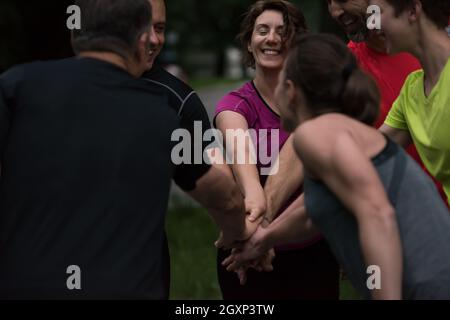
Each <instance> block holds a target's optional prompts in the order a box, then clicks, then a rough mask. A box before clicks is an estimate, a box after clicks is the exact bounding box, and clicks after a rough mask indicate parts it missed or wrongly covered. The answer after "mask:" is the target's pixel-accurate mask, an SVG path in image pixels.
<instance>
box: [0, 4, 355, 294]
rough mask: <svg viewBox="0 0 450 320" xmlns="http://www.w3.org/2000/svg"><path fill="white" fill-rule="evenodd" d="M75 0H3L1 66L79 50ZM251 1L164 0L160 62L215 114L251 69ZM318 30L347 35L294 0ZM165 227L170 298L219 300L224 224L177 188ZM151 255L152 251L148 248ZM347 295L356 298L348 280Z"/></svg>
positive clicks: (322, 13)
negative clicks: (245, 21) (244, 39)
mask: <svg viewBox="0 0 450 320" xmlns="http://www.w3.org/2000/svg"><path fill="white" fill-rule="evenodd" d="M73 2H74V1H73V0H72V1H67V0H58V1H49V0H40V1H17V0H0V73H2V72H4V71H5V70H7V69H8V68H10V67H12V66H14V65H16V64H21V63H25V62H30V61H35V60H47V59H60V58H66V57H70V56H72V55H73V52H72V49H71V46H70V32H69V30H68V29H67V28H66V20H67V18H68V17H69V15H68V14H67V13H66V10H67V8H68V7H69V6H70V5H72V4H73ZM254 2H255V1H253V0H214V1H205V0H166V4H167V33H166V45H165V48H164V50H163V51H162V53H161V55H160V57H159V62H160V63H161V64H163V65H165V66H166V67H167V68H168V69H169V71H171V72H173V73H175V74H178V75H182V76H183V79H184V80H185V81H186V82H188V83H189V84H190V85H191V86H192V87H193V88H194V89H195V90H196V91H197V92H198V93H199V96H200V97H201V99H202V101H203V102H204V104H205V107H206V109H207V111H208V113H209V115H210V116H212V114H213V112H214V107H215V104H216V102H217V101H218V100H219V99H220V98H221V97H222V96H223V95H225V94H226V93H227V92H228V91H230V90H232V89H234V88H237V87H238V86H240V85H241V84H242V82H243V81H245V80H246V79H247V78H248V77H249V76H250V74H251V73H249V70H246V69H245V68H244V67H243V65H242V64H241V60H240V59H241V58H240V57H241V55H240V48H239V45H238V43H237V42H236V41H235V37H236V35H237V34H238V32H239V26H240V22H241V18H242V15H243V13H244V12H245V11H246V9H247V8H248V6H249V5H250V4H252V3H254ZM292 2H293V3H295V4H297V5H298V6H299V7H300V8H301V10H302V11H303V13H304V15H305V17H306V20H307V22H308V25H309V27H310V29H311V30H313V31H321V32H329V33H335V34H337V35H338V36H340V37H342V38H343V39H345V38H344V35H343V34H342V33H340V30H339V29H338V28H336V26H335V25H334V22H333V21H332V19H331V18H330V16H329V14H328V11H327V4H326V1H325V0H297V1H292ZM167 232H168V238H169V242H170V252H171V278H172V280H171V284H172V288H171V299H221V295H220V290H219V286H218V282H217V276H216V258H215V255H216V251H215V249H214V246H213V243H214V240H215V239H216V238H217V235H218V230H216V228H215V227H214V225H213V224H212V222H211V220H210V219H209V217H208V214H207V213H206V212H205V211H204V210H203V209H201V208H200V207H199V206H198V205H196V204H195V203H193V202H192V201H190V200H189V199H188V198H187V197H186V196H185V195H184V194H183V193H182V192H181V191H179V190H178V189H177V188H176V187H174V188H173V192H172V195H171V200H170V209H169V213H168V219H167ZM150 254H151V253H150ZM341 296H342V298H343V299H357V298H358V296H357V295H356V294H355V293H354V291H353V289H352V288H351V286H350V285H349V284H348V282H347V281H343V282H342V294H341Z"/></svg>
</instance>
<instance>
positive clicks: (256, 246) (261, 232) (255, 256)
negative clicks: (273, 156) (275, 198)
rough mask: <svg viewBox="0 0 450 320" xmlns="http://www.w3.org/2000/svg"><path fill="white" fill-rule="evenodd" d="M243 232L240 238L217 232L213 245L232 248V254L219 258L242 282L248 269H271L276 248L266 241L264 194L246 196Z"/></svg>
mask: <svg viewBox="0 0 450 320" xmlns="http://www.w3.org/2000/svg"><path fill="white" fill-rule="evenodd" d="M244 202H245V211H246V219H245V231H244V232H243V235H242V237H241V239H240V240H234V239H233V240H231V239H227V237H226V235H224V234H223V233H221V234H220V237H219V239H218V240H217V241H216V242H215V246H216V247H217V248H221V249H231V254H230V255H229V256H228V257H227V258H226V259H224V260H223V261H222V265H223V266H224V267H226V269H227V271H230V272H236V273H237V276H238V278H239V282H240V284H241V285H244V284H245V283H246V281H247V271H248V270H249V269H250V268H252V269H255V270H256V271H259V272H271V271H272V270H273V266H272V261H273V259H274V258H275V251H274V250H273V248H271V247H270V246H268V244H267V241H266V236H267V229H266V228H267V227H268V225H269V224H270V221H269V220H268V219H267V218H266V217H265V213H266V200H265V197H264V193H263V192H262V194H261V193H258V192H256V193H252V194H251V195H250V196H246V197H245V199H244Z"/></svg>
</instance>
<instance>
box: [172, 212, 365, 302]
mask: <svg viewBox="0 0 450 320" xmlns="http://www.w3.org/2000/svg"><path fill="white" fill-rule="evenodd" d="M166 228H167V234H168V238H169V247H170V256H171V288H170V299H172V300H200V299H201V300H212V299H214V300H220V299H222V295H221V293H220V288H219V284H218V281H217V274H216V250H215V248H214V245H213V243H214V241H215V240H216V238H217V235H218V230H217V228H216V227H215V226H214V224H213V222H212V220H211V219H210V218H209V216H208V214H207V213H206V211H205V210H203V209H200V208H197V207H195V206H192V205H186V204H182V205H175V206H172V207H171V209H170V210H169V214H168V217H167V223H166ZM341 299H342V300H358V299H359V296H358V294H357V293H356V292H355V290H354V289H353V287H352V286H351V284H350V283H349V282H348V281H346V280H344V281H342V282H341Z"/></svg>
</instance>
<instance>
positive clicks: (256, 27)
mask: <svg viewBox="0 0 450 320" xmlns="http://www.w3.org/2000/svg"><path fill="white" fill-rule="evenodd" d="M284 27H285V25H284V24H282V25H279V26H277V27H276V29H280V28H284ZM258 28H270V27H269V25H267V24H265V23H260V24H257V25H256V26H255V29H258Z"/></svg>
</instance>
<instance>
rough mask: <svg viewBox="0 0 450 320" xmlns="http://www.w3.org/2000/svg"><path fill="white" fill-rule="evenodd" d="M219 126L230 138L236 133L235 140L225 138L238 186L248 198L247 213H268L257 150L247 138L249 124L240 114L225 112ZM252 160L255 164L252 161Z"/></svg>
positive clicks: (253, 214) (218, 120) (257, 214)
mask: <svg viewBox="0 0 450 320" xmlns="http://www.w3.org/2000/svg"><path fill="white" fill-rule="evenodd" d="M216 126H217V128H218V129H219V130H220V131H221V132H222V134H223V136H224V137H227V131H228V132H233V133H234V134H235V136H234V137H232V136H231V135H228V137H232V138H233V139H231V138H230V139H228V138H225V139H224V140H225V148H226V151H227V154H228V155H230V156H231V159H232V160H233V164H231V170H232V172H233V175H234V178H235V179H236V183H237V184H238V186H239V187H240V189H241V192H242V194H243V195H244V199H245V210H246V212H247V213H248V214H250V215H251V216H256V217H259V216H262V215H263V214H264V212H265V210H266V199H265V195H264V190H263V188H262V186H261V182H260V180H259V173H258V169H257V167H256V157H255V156H252V154H253V155H255V154H256V151H255V147H254V145H253V142H252V141H251V139H250V137H249V136H247V137H245V136H246V134H247V130H248V124H247V121H246V119H245V118H244V117H243V116H242V115H240V114H239V113H236V112H233V111H223V112H221V113H219V115H218V116H217V118H216ZM252 160H253V161H252Z"/></svg>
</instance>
